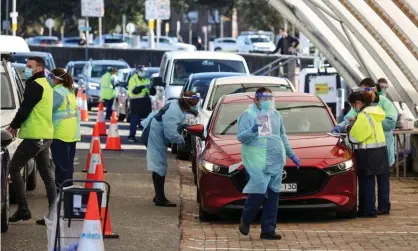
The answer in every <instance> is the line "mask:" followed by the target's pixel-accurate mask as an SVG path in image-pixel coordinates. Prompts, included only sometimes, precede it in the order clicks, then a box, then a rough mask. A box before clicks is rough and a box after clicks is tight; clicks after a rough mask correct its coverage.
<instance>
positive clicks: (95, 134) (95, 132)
mask: <svg viewBox="0 0 418 251" xmlns="http://www.w3.org/2000/svg"><path fill="white" fill-rule="evenodd" d="M94 141H97V142H98V143H99V144H98V145H99V153H100V160H101V161H102V162H101V163H102V164H103V163H104V162H103V155H102V150H101V147H100V136H99V126H98V125H97V124H96V125H94V127H93V134H92V135H91V143H90V150H89V153H88V154H87V161H86V167H85V169H84V170H83V172H85V173H86V172H88V171H89V167H90V165H91V163H90V161H91V154H92V153H93V145H94Z"/></svg>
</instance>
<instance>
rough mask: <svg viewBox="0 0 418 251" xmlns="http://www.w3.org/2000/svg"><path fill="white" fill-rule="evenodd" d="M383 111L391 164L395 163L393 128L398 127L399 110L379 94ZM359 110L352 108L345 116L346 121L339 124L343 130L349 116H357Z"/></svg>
mask: <svg viewBox="0 0 418 251" xmlns="http://www.w3.org/2000/svg"><path fill="white" fill-rule="evenodd" d="M377 105H378V106H380V107H381V108H382V109H383V111H385V114H386V116H385V119H384V120H383V121H382V126H383V131H384V133H385V139H386V145H387V147H388V157H389V166H392V165H393V164H395V137H394V136H393V130H394V129H395V127H396V121H397V120H398V112H397V110H396V107H395V106H394V105H393V103H392V102H391V101H390V100H389V99H387V98H386V97H385V96H383V95H379V102H378V103H377ZM356 116H357V112H356V111H355V110H354V109H353V108H351V110H350V111H349V112H348V113H347V114H346V115H345V116H344V121H342V122H341V123H339V124H338V126H339V127H340V129H341V131H343V130H344V129H345V126H346V125H348V124H349V121H348V119H349V118H355V117H356Z"/></svg>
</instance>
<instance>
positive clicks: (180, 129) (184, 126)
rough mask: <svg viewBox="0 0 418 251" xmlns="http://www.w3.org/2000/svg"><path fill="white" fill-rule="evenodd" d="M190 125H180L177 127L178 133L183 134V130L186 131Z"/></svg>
mask: <svg viewBox="0 0 418 251" xmlns="http://www.w3.org/2000/svg"><path fill="white" fill-rule="evenodd" d="M188 126H189V125H188V124H180V125H179V126H178V127H177V132H179V133H181V132H182V131H183V130H185V129H186V128H187V127H188Z"/></svg>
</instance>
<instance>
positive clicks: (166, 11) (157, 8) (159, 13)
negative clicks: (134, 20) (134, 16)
mask: <svg viewBox="0 0 418 251" xmlns="http://www.w3.org/2000/svg"><path fill="white" fill-rule="evenodd" d="M170 16H171V11H170V0H146V1H145V19H146V20H151V19H159V20H168V19H170Z"/></svg>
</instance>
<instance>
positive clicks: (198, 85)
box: [188, 78, 212, 100]
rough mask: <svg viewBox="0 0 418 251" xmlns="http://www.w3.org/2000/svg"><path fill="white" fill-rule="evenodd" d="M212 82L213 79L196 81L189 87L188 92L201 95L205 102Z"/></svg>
mask: <svg viewBox="0 0 418 251" xmlns="http://www.w3.org/2000/svg"><path fill="white" fill-rule="evenodd" d="M211 82H212V78H206V79H194V80H193V81H192V82H191V84H190V85H189V88H188V90H189V91H192V92H197V93H199V95H200V99H201V100H204V99H205V98H206V94H207V93H208V90H209V85H210V83H211Z"/></svg>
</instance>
